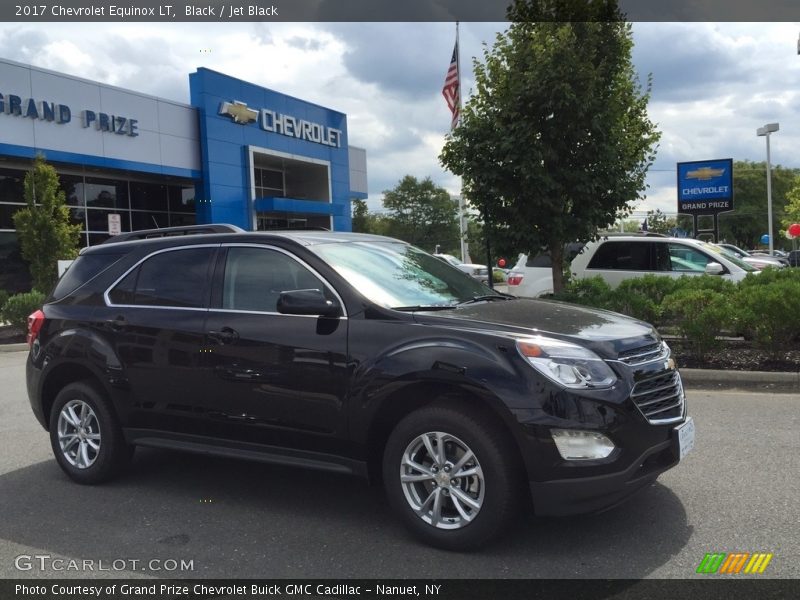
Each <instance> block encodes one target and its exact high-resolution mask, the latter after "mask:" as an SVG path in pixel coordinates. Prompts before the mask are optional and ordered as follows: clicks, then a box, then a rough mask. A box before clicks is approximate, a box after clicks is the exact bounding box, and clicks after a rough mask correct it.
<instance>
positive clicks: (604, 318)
mask: <svg viewBox="0 0 800 600" xmlns="http://www.w3.org/2000/svg"><path fill="white" fill-rule="evenodd" d="M414 318H415V319H416V321H417V322H419V323H422V324H428V325H442V326H446V327H459V328H463V329H473V330H481V331H487V332H493V333H498V334H510V335H512V336H513V337H522V336H526V335H544V336H548V337H553V338H558V339H562V340H565V341H569V342H573V343H576V344H578V345H581V346H585V347H587V348H590V349H591V350H593V351H594V352H596V353H597V354H600V355H601V356H603V357H605V358H615V357H616V356H617V355H618V354H619V353H620V352H623V351H625V350H630V349H633V348H638V347H641V346H645V345H648V344H652V343H655V342H658V341H659V340H660V339H661V338H660V337H659V335H658V333H657V332H656V330H655V328H653V326H652V325H648V324H647V323H644V322H642V321H637V320H636V319H632V318H630V317H626V316H625V315H620V314H617V313H613V312H609V311H606V310H598V309H594V308H588V307H584V306H578V305H575V304H567V303H565V302H557V301H554V300H533V299H527V298H517V299H514V300H508V301H505V302H502V301H497V302H478V303H475V304H467V305H464V306H461V307H459V308H457V309H455V310H443V311H438V312H424V311H420V312H416V313H414Z"/></svg>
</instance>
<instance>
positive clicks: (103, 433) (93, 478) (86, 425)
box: [50, 381, 133, 484]
mask: <svg viewBox="0 0 800 600" xmlns="http://www.w3.org/2000/svg"><path fill="white" fill-rule="evenodd" d="M50 445H51V446H52V448H53V454H54V455H55V457H56V461H57V462H58V464H59V466H60V467H61V468H62V469H63V470H64V472H65V473H66V474H67V475H69V476H70V477H71V478H72V479H73V480H75V481H77V482H78V483H86V484H92V483H100V482H102V481H105V480H107V479H109V478H111V477H113V476H114V475H116V474H117V473H118V472H119V471H120V470H121V469H122V468H123V467H124V466H125V464H126V463H127V462H128V460H129V459H130V457H131V455H132V453H133V447H131V446H128V445H126V444H125V439H124V437H123V435H122V430H121V429H120V427H119V424H118V423H117V421H116V418H115V417H114V415H113V414H112V413H111V410H110V409H109V405H108V402H107V400H106V399H105V397H104V394H103V393H102V392H101V391H100V390H99V388H98V387H97V386H96V385H95V384H93V383H92V382H89V381H81V382H75V383H70V384H68V385H67V386H65V387H64V389H62V390H61V391H60V392H59V393H58V395H57V396H56V399H55V402H54V403H53V409H52V411H51V412H50Z"/></svg>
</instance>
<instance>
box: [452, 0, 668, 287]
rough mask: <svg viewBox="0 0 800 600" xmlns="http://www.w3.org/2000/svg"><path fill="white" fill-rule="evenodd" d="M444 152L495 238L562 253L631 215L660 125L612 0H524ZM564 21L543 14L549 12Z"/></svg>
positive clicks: (477, 68)
mask: <svg viewBox="0 0 800 600" xmlns="http://www.w3.org/2000/svg"><path fill="white" fill-rule="evenodd" d="M509 18H510V20H511V21H513V23H512V24H511V26H510V27H509V29H508V30H507V31H506V32H505V33H501V34H499V35H498V36H497V39H496V41H495V43H494V45H493V47H492V48H491V49H489V48H485V49H484V53H483V61H482V62H481V61H479V60H477V59H475V60H473V65H474V73H475V92H474V93H473V95H472V96H471V97H470V99H469V101H468V102H467V104H466V106H465V107H464V110H463V113H462V115H463V116H462V122H461V124H460V126H459V127H457V128H456V129H455V130H453V131H452V132H451V133H450V134H449V135H448V137H447V140H446V142H445V145H444V148H443V150H442V154H441V155H440V160H441V162H442V164H443V165H444V166H445V167H446V168H447V169H449V170H450V171H452V172H453V173H455V174H457V175H460V176H461V177H462V180H463V186H464V191H465V193H466V194H467V197H468V198H469V199H470V200H471V203H472V205H473V206H474V207H475V208H476V210H478V211H479V213H480V218H481V220H482V221H483V222H484V224H485V225H486V226H487V227H486V229H487V230H488V235H489V238H490V241H491V243H492V245H493V246H494V245H500V246H505V247H514V248H518V249H519V250H520V251H524V252H528V253H531V252H538V251H539V250H540V249H541V248H543V247H544V248H547V249H548V250H549V252H550V255H551V256H552V257H553V284H554V289H555V290H556V291H560V290H561V289H562V288H563V272H562V262H563V248H564V244H565V243H567V242H571V241H588V240H589V239H592V238H593V237H595V236H596V234H597V230H598V229H601V228H606V227H610V226H612V225H613V223H614V222H615V221H616V220H617V219H618V218H619V217H621V216H623V217H624V216H625V215H627V214H630V210H631V209H630V203H632V202H633V201H635V200H637V199H639V198H641V197H642V191H643V190H644V188H645V176H646V173H647V169H648V168H649V166H650V165H651V164H652V162H653V159H654V151H655V150H654V148H655V145H656V143H657V141H658V139H659V136H660V134H659V133H658V132H657V130H656V127H655V125H654V124H653V123H652V122H651V121H650V119H649V118H648V116H647V103H648V100H649V94H650V82H649V80H648V83H647V87H646V89H645V90H643V89H642V86H641V85H640V83H639V81H638V78H637V76H636V73H635V71H634V68H633V64H632V62H631V49H632V47H633V38H632V35H631V28H630V25H629V24H626V23H624V22H623V20H622V14H621V13H620V12H619V9H618V7H617V3H616V2H615V1H613V0H587V1H585V2H569V3H564V2H556V1H555V0H516V1H515V3H514V4H513V5H512V7H511V8H510V9H509ZM548 19H549V20H555V21H556V22H543V21H545V20H548Z"/></svg>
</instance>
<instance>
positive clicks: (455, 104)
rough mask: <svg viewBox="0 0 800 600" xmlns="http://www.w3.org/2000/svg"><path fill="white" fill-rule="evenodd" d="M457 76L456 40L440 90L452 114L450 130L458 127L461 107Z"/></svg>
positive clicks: (458, 78)
mask: <svg viewBox="0 0 800 600" xmlns="http://www.w3.org/2000/svg"><path fill="white" fill-rule="evenodd" d="M459 80H460V77H459V74H458V40H456V45H455V48H453V58H451V59H450V68H449V69H447V75H446V76H445V78H444V87H443V88H442V96H444V99H445V101H446V102H447V108H449V109H450V112H451V113H452V114H453V120H452V121H451V123H450V129H455V127H456V125H458V117H459V112H460V110H461V107H460V106H459V89H458V86H459V85H460V84H459Z"/></svg>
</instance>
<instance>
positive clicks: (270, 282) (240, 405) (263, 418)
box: [206, 246, 348, 452]
mask: <svg viewBox="0 0 800 600" xmlns="http://www.w3.org/2000/svg"><path fill="white" fill-rule="evenodd" d="M220 262H221V263H223V264H224V266H223V269H224V270H223V273H222V274H221V275H220V274H217V275H216V276H215V281H216V282H218V284H219V285H220V286H221V290H220V294H219V297H218V298H216V299H215V302H214V305H212V307H211V309H210V311H209V314H208V319H207V321H206V336H207V344H208V352H207V353H206V358H207V361H208V368H209V371H210V385H209V389H208V390H207V391H206V394H207V396H206V397H207V406H206V409H207V411H208V417H209V426H210V427H211V428H212V431H213V435H216V436H220V437H224V438H229V439H235V440H238V441H248V442H253V443H259V444H267V445H277V446H282V447H290V448H297V449H302V450H312V451H319V452H340V451H341V450H342V445H343V440H344V437H345V435H346V430H345V429H346V422H345V416H344V415H345V411H344V406H343V403H344V400H345V395H346V393H347V381H348V376H347V373H348V367H347V318H346V316H344V315H343V316H341V317H335V318H330V317H316V316H298V315H283V314H279V313H278V311H277V302H278V296H279V295H280V293H281V292H282V291H289V290H297V289H320V290H322V291H324V292H325V293H326V294H327V295H329V296H330V297H335V293H334V292H333V290H332V289H331V287H330V286H329V285H327V284H326V283H325V282H324V281H323V280H322V279H321V278H320V277H319V276H318V275H317V274H316V273H315V272H313V271H312V269H311V268H310V267H308V266H307V265H306V264H305V263H303V262H302V261H300V260H299V259H297V258H296V257H294V256H293V255H292V254H290V253H289V252H287V251H284V250H282V249H278V248H274V247H265V246H230V247H228V248H227V254H226V256H225V257H224V259H223V260H221V261H220Z"/></svg>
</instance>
